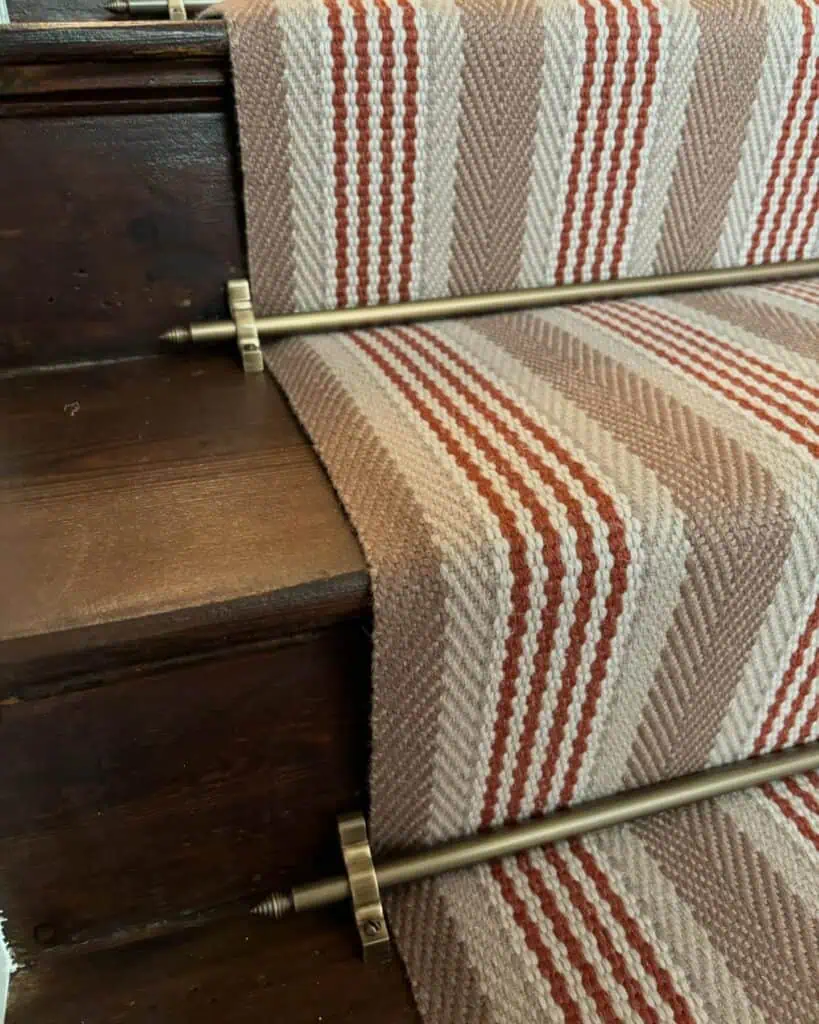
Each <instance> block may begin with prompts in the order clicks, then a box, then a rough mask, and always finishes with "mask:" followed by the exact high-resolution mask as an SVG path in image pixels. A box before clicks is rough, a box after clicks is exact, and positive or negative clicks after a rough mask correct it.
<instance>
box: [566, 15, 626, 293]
mask: <svg viewBox="0 0 819 1024" xmlns="http://www.w3.org/2000/svg"><path fill="white" fill-rule="evenodd" d="M603 6H604V7H605V11H606V59H605V63H604V69H603V84H602V86H601V88H600V106H599V108H598V110H599V113H598V118H597V125H596V127H595V129H594V146H593V148H592V155H591V161H590V166H589V182H588V185H587V186H586V201H585V203H584V204H583V213H582V215H581V217H580V237H579V239H578V242H577V257H576V260H575V270H574V280H575V281H581V280H582V279H583V264H584V263H585V262H586V250H587V248H588V245H589V235H590V234H591V229H592V212H593V210H594V199H595V195H596V193H597V179H598V178H599V176H600V165H601V164H602V162H603V149H604V147H605V144H606V131H607V130H608V126H609V109H610V107H611V96H612V92H613V90H614V69H615V67H616V64H617V44H618V42H619V39H620V30H619V26H618V24H617V8H616V7H615V6H614V4H613V3H612V2H611V0H603Z"/></svg>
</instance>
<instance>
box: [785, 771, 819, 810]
mask: <svg viewBox="0 0 819 1024" xmlns="http://www.w3.org/2000/svg"><path fill="white" fill-rule="evenodd" d="M785 785H786V787H787V788H788V789H789V790H790V792H791V793H793V795H794V796H795V797H798V798H799V799H800V800H801V801H802V803H803V804H804V805H805V807H807V809H808V810H809V811H810V812H811V814H815V815H816V816H817V817H819V800H817V799H816V797H815V796H814V795H813V793H809V792H808V790H806V789H803V788H802V787H801V786H800V785H799V781H798V780H797V779H793V778H791V779H785Z"/></svg>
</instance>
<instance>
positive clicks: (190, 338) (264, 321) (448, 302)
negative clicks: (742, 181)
mask: <svg viewBox="0 0 819 1024" xmlns="http://www.w3.org/2000/svg"><path fill="white" fill-rule="evenodd" d="M814 274H819V259H816V260H802V261H800V262H795V263H764V264H760V265H758V266H754V267H732V268H729V269H726V270H701V271H694V272H687V273H684V274H662V275H659V276H656V277H631V278H620V279H618V280H615V281H590V282H588V283H586V284H565V285H555V286H553V287H549V288H526V289H520V290H518V291H508V292H487V293H486V294H485V295H461V296H454V297H450V298H443V299H420V300H417V301H415V302H398V303H394V304H391V305H384V306H357V307H352V308H348V309H325V310H319V311H318V312H315V313H282V314H281V315H279V316H268V317H260V318H258V319H257V320H256V328H257V330H258V332H259V335H260V336H263V337H270V338H276V337H282V336H284V335H288V334H315V333H319V332H326V331H340V330H353V329H355V328H359V327H375V326H389V325H390V324H403V323H407V322H408V321H411V320H442V319H446V318H449V317H454V316H476V315H478V314H483V313H501V312H511V311H513V310H522V309H535V308H538V307H541V308H545V307H549V306H559V305H566V304H569V303H573V302H591V301H592V300H600V299H618V298H619V299H623V298H637V297H638V296H642V295H666V294H669V293H673V292H687V291H695V290H698V289H703V288H719V287H728V286H735V285H743V284H764V283H766V282H772V281H787V280H791V279H793V278H797V277H809V276H811V275H814ZM236 332H237V327H236V324H235V323H233V322H231V321H230V320H217V321H214V322H212V323H201V324H190V325H188V326H186V327H174V328H172V329H171V330H169V331H167V332H166V333H165V334H163V335H162V339H163V341H168V342H171V343H172V344H175V345H186V344H200V343H208V342H219V341H231V340H232V339H233V338H235V337H236Z"/></svg>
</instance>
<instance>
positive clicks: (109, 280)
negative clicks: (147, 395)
mask: <svg viewBox="0 0 819 1024" xmlns="http://www.w3.org/2000/svg"><path fill="white" fill-rule="evenodd" d="M0 150H2V152H3V176H4V180H3V189H2V190H0V279H2V280H3V282H4V300H3V306H4V315H3V320H2V322H1V323H0V366H1V365H2V364H3V363H5V365H6V366H25V365H42V364H48V363H59V362H68V361H70V360H74V359H88V358H101V357H104V356H114V355H120V356H122V355H134V354H146V353H151V352H157V351H159V342H158V340H157V339H158V337H159V335H160V334H161V333H162V331H164V330H166V329H167V328H168V327H169V326H171V325H173V324H175V323H177V322H179V320H180V319H181V320H186V319H208V318H211V317H214V316H224V315H226V308H225V300H224V288H225V281H226V280H227V279H229V278H230V277H235V276H237V275H238V276H242V275H243V274H244V273H245V271H244V260H243V255H242V244H241V234H240V214H239V209H238V201H237V197H236V192H235V191H234V171H235V168H234V166H233V156H232V140H231V137H230V132H229V127H228V123H227V120H226V117H225V116H224V115H223V114H221V113H176V114H171V113H165V114H141V115H131V116H128V115H125V114H123V115H111V116H107V117H65V118H59V119H57V118H43V119H40V118H28V119H21V120H3V121H0Z"/></svg>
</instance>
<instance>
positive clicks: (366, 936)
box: [338, 813, 390, 963]
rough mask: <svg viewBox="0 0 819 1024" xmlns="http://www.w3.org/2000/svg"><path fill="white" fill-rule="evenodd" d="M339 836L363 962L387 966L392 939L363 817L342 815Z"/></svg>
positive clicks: (339, 822)
mask: <svg viewBox="0 0 819 1024" xmlns="http://www.w3.org/2000/svg"><path fill="white" fill-rule="evenodd" d="M338 836H339V840H340V842H341V853H342V856H343V857H344V868H345V870H346V872H347V882H348V884H349V887H350V898H351V899H352V903H353V914H354V915H355V923H356V927H357V928H358V936H359V938H360V939H361V949H362V951H363V954H364V960H365V961H366V962H367V963H384V962H386V961H387V960H389V959H390V935H389V932H388V931H387V921H386V919H385V917H384V908H383V907H382V906H381V893H380V892H379V889H378V879H377V878H376V875H375V868H374V867H373V858H372V852H371V851H370V843H369V840H368V838H367V823H366V822H365V821H364V815H363V814H357V813H356V814H344V815H342V816H341V817H340V818H339V819H338Z"/></svg>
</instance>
